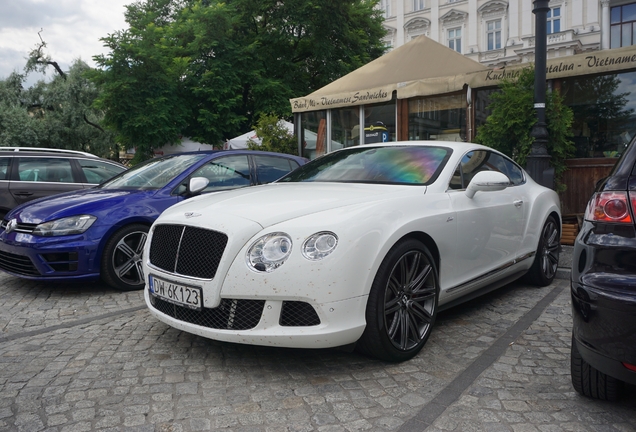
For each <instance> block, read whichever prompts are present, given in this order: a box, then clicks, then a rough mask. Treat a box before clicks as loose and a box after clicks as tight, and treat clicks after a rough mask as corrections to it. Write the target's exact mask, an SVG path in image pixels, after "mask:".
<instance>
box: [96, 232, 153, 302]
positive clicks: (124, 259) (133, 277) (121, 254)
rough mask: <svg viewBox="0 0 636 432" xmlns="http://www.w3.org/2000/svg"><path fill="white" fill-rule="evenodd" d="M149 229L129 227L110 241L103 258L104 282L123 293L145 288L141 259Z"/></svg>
mask: <svg viewBox="0 0 636 432" xmlns="http://www.w3.org/2000/svg"><path fill="white" fill-rule="evenodd" d="M148 230H149V227H148V226H147V225H142V224H133V225H128V226H125V227H123V228H121V229H120V230H118V231H117V232H115V234H113V236H112V237H111V238H110V239H108V242H107V243H106V246H105V248H104V254H103V256H102V268H101V273H102V278H103V280H104V282H106V283H107V284H108V285H110V286H112V287H113V288H115V289H118V290H121V291H132V290H140V289H143V287H144V283H145V282H144V273H143V270H142V265H141V264H142V262H141V257H142V253H143V250H144V245H145V244H146V238H147V237H148Z"/></svg>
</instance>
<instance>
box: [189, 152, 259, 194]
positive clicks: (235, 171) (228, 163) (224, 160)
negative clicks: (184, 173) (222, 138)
mask: <svg viewBox="0 0 636 432" xmlns="http://www.w3.org/2000/svg"><path fill="white" fill-rule="evenodd" d="M192 177H205V178H207V179H208V181H209V183H208V186H207V187H206V188H205V189H204V190H203V193H207V192H214V191H218V190H225V189H236V188H240V187H245V186H249V185H250V181H251V180H250V164H249V161H248V157H247V155H235V156H224V157H220V158H216V159H214V160H211V161H210V162H208V163H207V164H205V165H203V166H202V167H201V168H199V169H198V170H196V171H195V172H194V173H193V174H192V175H191V176H190V178H192Z"/></svg>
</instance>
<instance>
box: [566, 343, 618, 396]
mask: <svg viewBox="0 0 636 432" xmlns="http://www.w3.org/2000/svg"><path fill="white" fill-rule="evenodd" d="M570 352H571V358H570V375H571V376H572V386H573V387H574V390H576V391H577V392H579V393H580V394H582V395H583V396H587V397H591V398H594V399H601V400H606V401H615V400H617V399H618V398H619V397H620V390H621V384H622V383H621V381H619V380H617V379H616V378H612V377H610V376H608V375H605V374H604V373H603V372H599V371H598V370H596V369H595V368H593V367H592V366H590V365H589V364H588V363H587V362H586V361H585V360H583V357H581V354H580V353H579V350H578V349H577V347H576V341H575V340H574V338H572V345H571V348H570Z"/></svg>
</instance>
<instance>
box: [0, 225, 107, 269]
mask: <svg viewBox="0 0 636 432" xmlns="http://www.w3.org/2000/svg"><path fill="white" fill-rule="evenodd" d="M98 246H99V242H98V241H94V240H91V239H90V238H88V237H86V236H84V235H74V236H65V237H46V238H45V237H36V236H33V235H31V234H24V233H11V234H8V235H7V234H5V233H2V234H1V235H0V270H2V271H4V272H6V273H9V274H11V275H13V276H18V277H21V278H24V279H31V280H64V281H68V280H72V281H86V280H96V279H98V278H99V264H98V263H96V255H97V249H98Z"/></svg>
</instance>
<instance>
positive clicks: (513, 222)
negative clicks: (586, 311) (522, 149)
mask: <svg viewBox="0 0 636 432" xmlns="http://www.w3.org/2000/svg"><path fill="white" fill-rule="evenodd" d="M486 170H488V171H499V172H502V173H504V174H506V175H507V176H508V178H511V176H512V177H514V180H512V179H511V186H510V187H507V188H506V189H504V190H502V191H496V192H477V193H476V194H475V196H474V197H473V198H469V197H468V196H467V195H466V193H465V189H466V187H467V186H468V184H469V183H470V180H471V179H472V177H473V176H474V175H475V174H477V173H478V172H480V171H486ZM519 177H520V178H519ZM521 182H523V173H522V171H521V170H520V169H519V168H518V167H517V166H516V165H515V164H514V162H512V161H510V160H508V159H506V158H505V157H503V156H501V155H500V154H497V153H494V152H490V151H485V150H476V151H471V152H468V153H467V154H466V155H465V156H464V157H463V158H462V161H461V163H460V164H459V166H458V167H457V170H456V172H455V175H454V176H453V180H452V181H451V184H450V188H449V197H450V200H451V204H452V207H453V209H454V210H455V212H456V223H457V239H458V240H457V241H458V244H457V247H456V251H457V252H456V257H455V258H456V268H457V269H458V271H456V272H454V273H455V274H453V275H451V276H450V277H451V279H452V281H449V282H450V283H449V286H458V285H461V284H465V283H468V282H471V281H473V280H476V279H478V278H480V277H483V276H485V275H487V274H488V273H490V272H492V271H494V270H497V269H502V268H505V266H507V265H508V264H510V263H511V262H512V261H513V260H514V259H515V258H516V257H517V254H518V252H519V249H520V247H521V241H522V238H523V227H524V218H525V216H524V208H523V207H524V197H523V191H522V188H520V187H519V186H518V185H519V184H520V183H521Z"/></svg>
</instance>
